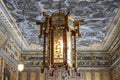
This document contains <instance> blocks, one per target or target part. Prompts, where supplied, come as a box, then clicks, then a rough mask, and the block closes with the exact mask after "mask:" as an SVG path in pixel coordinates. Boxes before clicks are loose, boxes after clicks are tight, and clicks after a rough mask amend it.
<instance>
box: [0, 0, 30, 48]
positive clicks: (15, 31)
mask: <svg viewBox="0 0 120 80" xmlns="http://www.w3.org/2000/svg"><path fill="white" fill-rule="evenodd" d="M0 7H1V9H0V14H1V15H2V17H3V19H4V22H5V24H6V25H7V28H9V29H10V30H9V31H10V33H11V34H12V35H13V38H14V39H15V41H16V43H17V44H18V46H20V44H22V45H23V47H27V45H28V43H27V41H26V40H25V38H23V36H22V33H21V31H20V29H19V28H18V26H17V24H16V22H15V20H14V19H13V17H12V16H11V14H10V13H9V11H8V10H7V8H6V6H5V4H4V2H3V0H1V1H0Z"/></svg>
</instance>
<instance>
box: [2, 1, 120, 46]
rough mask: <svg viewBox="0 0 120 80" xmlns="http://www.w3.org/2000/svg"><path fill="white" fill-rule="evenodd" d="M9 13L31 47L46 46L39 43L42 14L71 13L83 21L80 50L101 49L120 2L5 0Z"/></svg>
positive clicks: (41, 42) (78, 42)
mask: <svg viewBox="0 0 120 80" xmlns="http://www.w3.org/2000/svg"><path fill="white" fill-rule="evenodd" d="M3 1H4V3H5V5H6V7H7V8H8V10H9V12H10V13H11V15H12V16H13V18H14V19H15V20H16V23H17V24H18V26H19V28H20V29H21V31H22V32H23V34H24V37H25V38H26V40H27V41H28V43H29V44H37V45H39V44H40V45H41V46H42V45H43V39H41V40H39V39H38V35H39V30H40V29H39V26H37V25H36V24H35V23H36V21H38V20H40V21H41V20H44V17H43V15H42V12H46V13H48V14H51V13H53V12H58V11H59V10H61V11H62V12H64V13H66V12H67V11H71V15H72V16H74V17H75V19H84V20H85V23H83V24H81V25H80V29H81V30H80V32H81V34H82V38H78V39H77V47H83V48H85V47H91V46H95V47H96V46H97V45H98V46H99V47H101V48H102V46H101V44H102V42H103V39H104V37H105V35H106V32H107V30H108V28H109V26H110V23H111V22H112V19H113V18H114V16H115V13H116V12H117V9H118V8H119V7H120V0H3Z"/></svg>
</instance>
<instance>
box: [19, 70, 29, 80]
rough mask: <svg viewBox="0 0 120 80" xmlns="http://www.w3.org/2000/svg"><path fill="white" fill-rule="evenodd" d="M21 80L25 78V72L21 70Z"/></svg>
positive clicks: (25, 79)
mask: <svg viewBox="0 0 120 80" xmlns="http://www.w3.org/2000/svg"><path fill="white" fill-rule="evenodd" d="M20 77H21V80H27V72H21V76H20Z"/></svg>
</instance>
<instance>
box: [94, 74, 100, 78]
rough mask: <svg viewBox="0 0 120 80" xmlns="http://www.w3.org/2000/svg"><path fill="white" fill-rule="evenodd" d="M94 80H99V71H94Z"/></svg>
mask: <svg viewBox="0 0 120 80" xmlns="http://www.w3.org/2000/svg"><path fill="white" fill-rule="evenodd" d="M94 74H95V80H100V72H95V73H94Z"/></svg>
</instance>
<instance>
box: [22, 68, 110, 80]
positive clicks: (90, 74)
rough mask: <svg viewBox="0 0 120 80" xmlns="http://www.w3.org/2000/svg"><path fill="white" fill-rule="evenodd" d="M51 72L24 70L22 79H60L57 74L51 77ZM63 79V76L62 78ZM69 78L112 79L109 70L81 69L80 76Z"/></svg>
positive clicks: (80, 79)
mask: <svg viewBox="0 0 120 80" xmlns="http://www.w3.org/2000/svg"><path fill="white" fill-rule="evenodd" d="M48 73H49V72H47V73H46V74H45V73H44V74H42V73H40V71H30V70H29V71H23V72H20V80H60V79H58V78H56V77H55V76H53V77H50V76H49V74H48ZM55 75H57V73H55ZM61 79H62V78H61ZM67 80H111V79H110V71H109V70H87V71H86V70H81V71H80V76H76V74H73V75H72V76H71V77H70V78H69V79H67Z"/></svg>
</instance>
